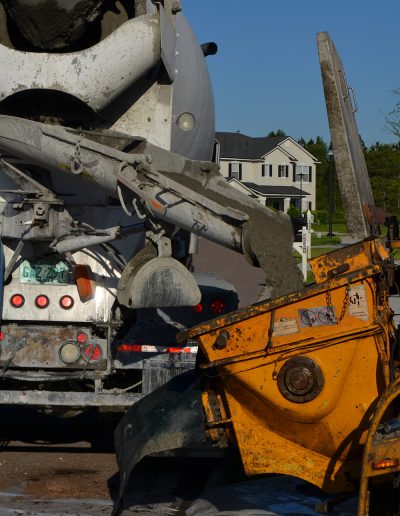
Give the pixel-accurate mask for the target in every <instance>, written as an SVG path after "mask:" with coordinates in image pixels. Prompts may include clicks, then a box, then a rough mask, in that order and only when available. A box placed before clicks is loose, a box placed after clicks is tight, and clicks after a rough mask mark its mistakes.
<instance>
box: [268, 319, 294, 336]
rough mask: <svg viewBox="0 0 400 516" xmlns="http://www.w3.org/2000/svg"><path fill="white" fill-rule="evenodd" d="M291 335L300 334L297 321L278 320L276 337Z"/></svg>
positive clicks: (275, 328) (276, 322) (275, 327)
mask: <svg viewBox="0 0 400 516" xmlns="http://www.w3.org/2000/svg"><path fill="white" fill-rule="evenodd" d="M291 333H299V327H298V326H297V321H296V319H286V318H285V317H282V319H278V320H277V321H275V324H274V333H273V336H274V337H281V336H282V335H290V334H291Z"/></svg>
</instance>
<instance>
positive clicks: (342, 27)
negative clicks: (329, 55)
mask: <svg viewBox="0 0 400 516" xmlns="http://www.w3.org/2000/svg"><path fill="white" fill-rule="evenodd" d="M181 3H182V7H183V10H184V13H185V15H186V17H187V18H188V20H189V22H190V24H191V25H192V28H193V30H194V32H195V33H196V35H197V38H198V39H199V42H200V43H205V42H207V41H215V42H216V43H217V44H218V47H219V50H218V54H217V55H216V56H209V57H207V63H208V66H209V70H210V74H211V80H212V83H213V88H214V95H215V106H216V129H217V130H218V131H240V132H241V133H243V134H247V135H249V136H265V135H267V134H268V133H269V132H270V131H273V130H277V129H283V130H284V131H285V132H286V134H288V135H290V136H292V137H293V138H295V139H298V138H300V137H304V138H305V139H306V140H308V139H310V138H314V139H315V138H316V136H322V137H323V138H324V140H325V141H327V142H329V141H330V136H329V128H328V121H327V115H326V109H325V101H324V94H323V88H322V80H321V74H320V68H319V61H318V54H317V44H316V35H317V32H321V31H328V32H329V34H330V36H331V38H332V40H333V42H334V44H335V46H336V48H337V50H338V52H339V54H340V56H341V59H342V62H343V65H344V68H345V70H346V76H347V81H348V83H349V85H350V86H352V87H354V89H355V93H356V98H357V104H358V112H357V113H356V119H357V124H358V128H359V132H360V134H361V137H362V138H363V140H364V142H365V144H366V145H367V146H370V145H373V144H374V143H375V142H377V141H379V142H382V143H391V142H395V141H398V139H397V138H395V137H394V136H393V135H392V134H391V133H390V132H389V131H388V129H387V128H385V125H386V124H385V119H386V117H387V116H388V114H389V113H390V112H391V111H392V110H393V109H394V107H395V105H396V102H398V101H400V95H398V96H396V95H395V94H394V93H393V90H394V89H395V88H398V87H400V66H399V65H400V29H399V25H400V1H399V0H380V1H377V0H363V1H362V0H334V1H329V2H328V1H327V0H302V1H300V0H285V1H282V2H276V1H274V2H272V1H271V0H246V1H244V0H181Z"/></svg>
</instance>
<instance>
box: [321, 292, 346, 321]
mask: <svg viewBox="0 0 400 516" xmlns="http://www.w3.org/2000/svg"><path fill="white" fill-rule="evenodd" d="M349 303H350V285H347V286H346V291H345V293H344V299H343V306H342V310H341V312H340V315H339V317H337V318H336V324H340V323H341V322H342V321H343V318H344V316H345V315H346V310H347V307H348V306H349ZM326 305H327V308H328V310H329V311H330V312H331V314H332V319H334V313H333V305H332V296H331V291H330V288H329V286H328V290H327V291H326Z"/></svg>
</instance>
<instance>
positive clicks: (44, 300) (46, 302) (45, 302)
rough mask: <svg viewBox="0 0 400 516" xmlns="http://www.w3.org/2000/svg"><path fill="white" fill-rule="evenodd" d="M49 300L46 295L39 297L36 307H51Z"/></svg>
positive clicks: (36, 300)
mask: <svg viewBox="0 0 400 516" xmlns="http://www.w3.org/2000/svg"><path fill="white" fill-rule="evenodd" d="M49 303H50V301H49V298H48V297H47V296H45V295H43V294H42V295H40V296H37V298H36V299H35V305H36V306H37V307H38V308H46V307H48V306H49Z"/></svg>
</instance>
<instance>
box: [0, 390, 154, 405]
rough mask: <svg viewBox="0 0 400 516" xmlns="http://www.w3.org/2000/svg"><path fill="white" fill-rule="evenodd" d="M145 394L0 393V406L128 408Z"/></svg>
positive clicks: (9, 391)
mask: <svg viewBox="0 0 400 516" xmlns="http://www.w3.org/2000/svg"><path fill="white" fill-rule="evenodd" d="M144 396H145V394H142V393H134V394H128V393H122V394H109V393H104V394H103V393H96V392H54V391H11V390H7V391H6V390H1V391H0V405H33V406H55V407H130V406H131V405H133V404H134V403H136V402H137V401H139V400H140V399H141V398H143V397H144Z"/></svg>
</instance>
